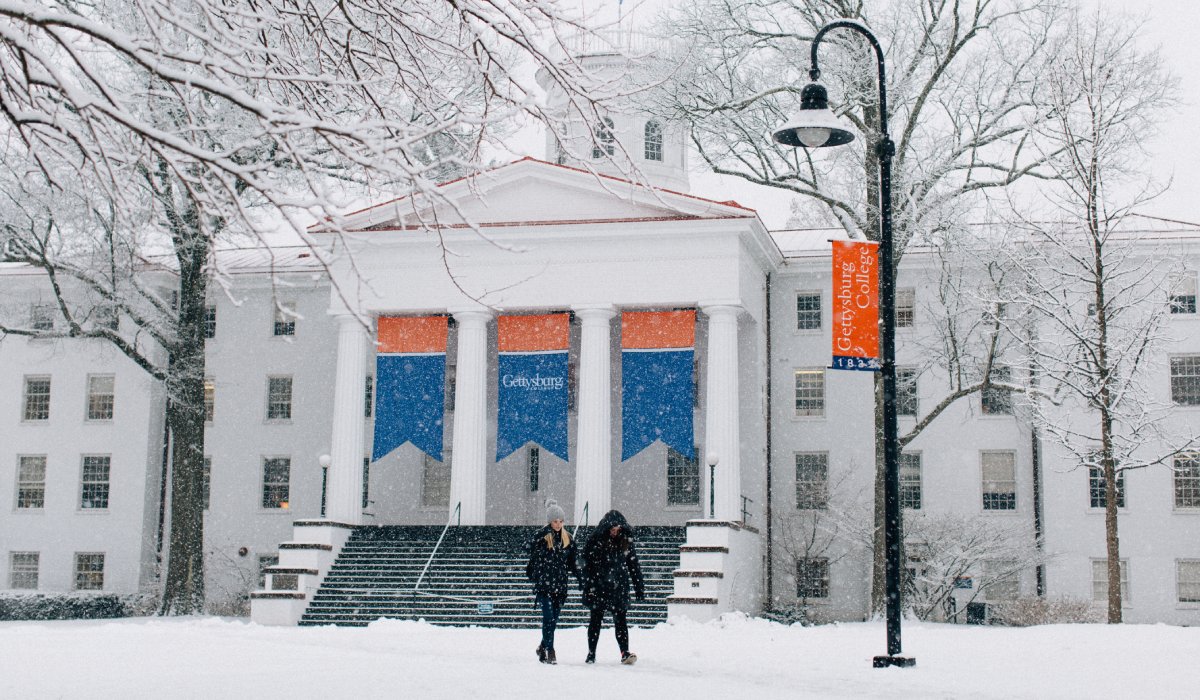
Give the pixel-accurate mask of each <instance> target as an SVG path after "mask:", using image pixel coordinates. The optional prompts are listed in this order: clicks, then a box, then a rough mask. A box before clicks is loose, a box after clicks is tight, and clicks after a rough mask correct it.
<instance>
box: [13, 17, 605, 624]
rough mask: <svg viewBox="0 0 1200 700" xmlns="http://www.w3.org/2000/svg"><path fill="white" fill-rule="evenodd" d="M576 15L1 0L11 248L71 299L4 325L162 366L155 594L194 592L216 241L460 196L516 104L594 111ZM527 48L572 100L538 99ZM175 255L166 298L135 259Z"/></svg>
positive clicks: (199, 592)
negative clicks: (45, 324)
mask: <svg viewBox="0 0 1200 700" xmlns="http://www.w3.org/2000/svg"><path fill="white" fill-rule="evenodd" d="M581 30H582V27H581V26H580V25H579V23H578V21H577V19H575V18H573V17H570V16H568V15H567V14H566V13H565V12H564V11H563V10H562V9H561V8H560V7H559V6H558V5H557V4H555V3H549V2H516V1H515V0H463V1H455V2H447V1H446V0H412V1H410V2H405V3H394V2H381V1H379V0H352V1H350V2H342V1H337V0H318V1H317V2H310V3H296V2H293V1H292V0H259V1H257V2H253V3H233V4H230V3H223V2H212V1H211V0H190V1H188V2H175V1H174V0H98V1H97V2H91V3H78V2H74V1H72V0H49V1H48V2H42V3H38V4H31V3H27V2H22V1H20V0H11V1H10V0H0V115H2V116H0V132H2V133H0V148H3V155H4V170H5V172H4V173H3V178H4V180H5V184H6V187H5V189H4V191H5V193H7V194H8V195H9V196H8V197H7V199H5V200H4V201H3V202H0V206H3V207H4V208H5V217H4V225H3V228H2V235H3V237H4V240H3V242H2V243H3V249H4V250H5V251H6V255H7V256H8V258H9V259H14V260H22V261H25V262H28V263H30V264H32V265H35V266H37V267H40V268H41V269H43V270H44V271H45V272H46V274H47V278H48V282H49V284H50V286H51V289H52V290H53V294H54V298H55V300H56V305H57V307H58V311H59V313H60V315H61V317H62V319H63V323H62V324H61V325H60V327H59V328H58V329H56V330H51V331H49V332H47V331H45V330H44V329H37V328H33V327H31V326H30V325H28V324H25V323H22V322H21V321H20V320H15V319H5V320H3V321H2V322H0V334H3V335H20V336H39V335H47V334H49V335H52V336H53V335H59V336H63V337H90V338H98V339H102V340H104V341H107V342H111V343H113V344H114V345H116V346H117V347H118V348H120V349H121V350H122V352H124V353H125V354H126V355H127V356H129V357H130V359H132V360H133V361H134V362H135V363H137V364H138V365H139V366H141V367H142V368H143V369H145V370H146V371H147V372H149V373H150V374H151V375H152V376H154V377H155V378H157V379H159V380H161V381H163V382H164V384H165V386H166V388H167V392H168V398H169V401H170V408H169V409H168V415H167V421H168V424H169V425H170V427H171V432H172V435H173V444H174V448H173V466H172V473H171V486H172V487H171V536H170V542H171V546H170V555H169V560H168V571H167V577H166V585H165V589H164V596H163V602H162V611H163V612H164V613H190V612H195V611H198V610H200V609H202V605H203V601H204V593H203V581H204V576H203V552H204V547H203V542H202V536H203V535H202V527H201V507H200V504H199V495H200V491H201V478H202V457H201V455H202V446H203V375H204V369H203V361H204V353H203V347H204V343H203V339H204V336H203V331H204V306H205V300H206V294H207V289H208V285H209V283H210V281H211V280H215V281H216V283H217V284H218V285H220V284H222V283H223V282H222V277H221V274H220V270H219V266H218V258H216V257H215V256H214V255H213V250H214V248H215V247H217V246H219V245H221V244H222V243H227V242H229V241H231V240H238V239H239V237H240V240H251V241H253V240H265V238H264V237H266V236H268V235H271V234H274V233H277V232H279V231H280V230H283V231H287V232H290V233H291V234H292V235H295V236H298V237H299V238H300V239H301V240H303V241H305V242H306V243H309V244H310V245H311V244H313V239H312V238H311V237H310V236H309V234H308V231H307V229H306V226H307V224H308V223H309V222H311V221H312V220H313V219H314V218H317V219H322V220H325V221H328V222H329V227H327V228H332V229H334V230H336V229H337V227H338V225H339V224H340V221H341V218H340V215H341V213H342V212H343V211H344V210H345V209H346V207H347V205H348V204H350V203H351V202H353V201H355V200H356V199H360V198H362V197H367V196H371V195H372V194H374V193H376V192H379V191H381V190H386V191H389V192H391V193H394V192H397V191H400V192H408V193H412V194H413V195H414V196H413V197H410V198H409V199H408V200H407V201H409V202H411V203H412V206H413V207H414V210H419V209H423V208H425V207H426V206H428V204H429V203H430V202H434V203H437V202H442V203H444V204H449V205H450V206H452V204H451V203H448V202H443V201H442V200H443V199H444V197H443V195H442V193H441V191H440V190H439V189H438V188H437V182H438V178H440V177H443V176H444V175H445V173H446V172H447V171H448V169H460V170H461V169H468V170H469V169H472V168H473V166H474V165H476V164H478V163H479V162H480V160H481V158H482V157H483V149H484V147H485V146H486V145H487V144H490V143H497V142H499V141H500V140H502V139H503V138H504V136H505V134H506V133H507V132H508V130H509V129H510V127H509V124H510V123H511V120H512V119H513V118H516V117H521V116H525V117H531V118H532V119H534V120H536V121H540V122H542V123H544V124H547V125H549V126H550V127H553V124H555V123H556V120H560V119H566V118H576V119H584V118H589V119H590V118H592V117H594V115H595V114H596V107H595V100H596V99H597V98H600V97H603V96H604V94H605V90H606V89H609V88H610V87H611V84H610V83H609V82H608V81H605V80H598V79H594V78H593V77H592V76H590V75H589V74H588V72H587V71H585V70H584V69H583V67H582V66H581V65H580V64H579V63H578V62H576V61H574V60H573V59H571V58H570V56H569V52H566V51H564V48H565V46H566V45H567V43H568V37H569V35H570V34H572V33H576V32H579V31H581ZM530 68H534V69H537V70H539V71H540V72H542V73H543V74H544V75H546V76H548V77H549V80H550V81H551V82H552V83H553V84H554V85H555V86H556V88H557V89H558V90H560V91H561V93H562V94H564V95H565V97H566V100H565V101H566V104H567V109H566V110H563V111H562V112H556V113H555V114H553V115H552V114H549V113H547V112H546V111H544V109H543V103H542V101H541V100H540V99H539V95H540V88H538V87H537V86H536V85H535V81H534V76H533V72H534V71H533V70H530ZM312 252H313V255H314V256H315V257H316V259H317V260H319V261H322V262H324V261H326V260H327V257H326V253H325V251H324V249H322V248H320V247H317V246H315V245H313V248H312ZM164 253H165V254H166V255H167V256H168V262H167V264H165V265H164V267H166V268H169V269H168V272H169V274H170V275H171V276H172V278H173V281H174V285H173V286H174V287H175V289H174V291H175V292H176V293H177V294H176V296H177V303H176V304H172V303H170V300H169V299H168V298H166V296H165V294H164V291H163V290H162V289H159V288H153V287H151V286H147V285H145V284H144V283H143V282H142V281H141V280H140V279H139V277H138V275H137V274H135V273H136V272H137V271H139V270H142V269H144V268H146V267H147V266H151V267H152V266H154V265H155V264H156V262H155V261H156V260H157V258H155V255H157V254H164ZM63 280H67V281H69V283H66V284H63V283H61V282H62V281H63ZM72 294H75V296H72ZM89 304H93V305H92V306H89ZM100 312H102V314H101V315H102V316H103V319H104V320H103V322H98V316H97V315H98V314H100ZM114 317H116V318H117V319H118V320H119V322H118V323H117V324H116V325H114V324H113V323H112V322H111V320H112V319H113V318H114Z"/></svg>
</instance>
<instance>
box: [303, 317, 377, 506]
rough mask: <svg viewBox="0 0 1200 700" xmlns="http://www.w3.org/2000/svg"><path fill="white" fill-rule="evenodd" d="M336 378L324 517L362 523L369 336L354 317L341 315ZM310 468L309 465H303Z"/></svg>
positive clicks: (338, 319)
mask: <svg viewBox="0 0 1200 700" xmlns="http://www.w3.org/2000/svg"><path fill="white" fill-rule="evenodd" d="M337 322H338V346H337V374H336V377H335V378H334V384H333V436H332V438H331V441H332V444H331V445H330V450H329V456H330V460H331V461H330V465H329V481H328V483H327V484H326V489H325V517H326V518H328V519H329V520H334V521H337V522H342V523H351V524H353V525H359V524H361V523H362V476H363V474H362V473H363V468H362V460H363V430H364V429H365V422H366V419H365V418H364V417H363V392H364V391H365V390H366V377H367V372H366V368H367V367H366V366H367V343H368V341H369V335H368V332H367V329H366V328H365V327H363V324H362V322H361V321H359V319H358V318H356V317H355V316H354V315H353V314H339V315H338V317H337ZM304 466H305V467H308V466H309V465H304Z"/></svg>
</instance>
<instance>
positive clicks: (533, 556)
mask: <svg viewBox="0 0 1200 700" xmlns="http://www.w3.org/2000/svg"><path fill="white" fill-rule="evenodd" d="M575 552H576V547H575V541H574V540H573V539H571V535H570V534H569V533H568V532H567V528H565V527H564V528H563V529H562V530H560V531H558V532H555V531H554V528H552V527H550V526H549V525H547V526H546V527H544V528H542V529H541V530H539V531H538V533H537V535H536V536H535V537H534V538H533V540H531V541H530V543H529V563H528V564H526V565H525V576H527V577H528V578H529V580H530V582H532V583H533V595H534V597H535V598H537V597H541V596H549V597H550V598H551V600H553V601H554V602H556V603H558V604H559V605H562V603H563V601H565V600H566V599H567V581H568V580H569V579H570V576H571V574H575V576H576V577H578V576H579V569H578V568H577V567H576V565H575Z"/></svg>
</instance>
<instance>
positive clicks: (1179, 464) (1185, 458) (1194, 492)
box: [1174, 452, 1200, 508]
mask: <svg viewBox="0 0 1200 700" xmlns="http://www.w3.org/2000/svg"><path fill="white" fill-rule="evenodd" d="M1174 476H1175V479H1174V480H1175V507H1176V508H1200V453H1196V452H1188V453H1185V454H1181V455H1179V456H1178V457H1176V458H1175V475H1174Z"/></svg>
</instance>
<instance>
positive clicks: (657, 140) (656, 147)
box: [644, 121, 663, 162]
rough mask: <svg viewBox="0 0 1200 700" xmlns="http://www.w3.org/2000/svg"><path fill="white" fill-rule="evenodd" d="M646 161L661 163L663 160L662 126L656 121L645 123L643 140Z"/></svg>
mask: <svg viewBox="0 0 1200 700" xmlns="http://www.w3.org/2000/svg"><path fill="white" fill-rule="evenodd" d="M644 141H645V144H646V148H645V157H646V160H657V161H659V162H662V159H663V128H662V124H659V123H658V122H656V121H648V122H646V129H645V138H644Z"/></svg>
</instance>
